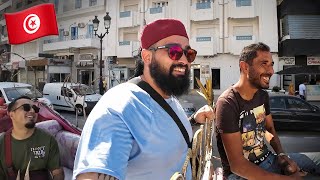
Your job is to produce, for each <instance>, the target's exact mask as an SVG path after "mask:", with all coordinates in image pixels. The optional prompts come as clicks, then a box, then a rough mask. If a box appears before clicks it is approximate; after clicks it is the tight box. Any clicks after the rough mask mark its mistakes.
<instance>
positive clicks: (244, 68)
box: [239, 61, 249, 73]
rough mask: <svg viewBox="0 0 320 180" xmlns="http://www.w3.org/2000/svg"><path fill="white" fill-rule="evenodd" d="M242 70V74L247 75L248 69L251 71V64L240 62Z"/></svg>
mask: <svg viewBox="0 0 320 180" xmlns="http://www.w3.org/2000/svg"><path fill="white" fill-rule="evenodd" d="M239 66H240V69H241V71H242V72H244V73H247V72H248V69H249V64H248V63H246V62H244V61H240V63H239Z"/></svg>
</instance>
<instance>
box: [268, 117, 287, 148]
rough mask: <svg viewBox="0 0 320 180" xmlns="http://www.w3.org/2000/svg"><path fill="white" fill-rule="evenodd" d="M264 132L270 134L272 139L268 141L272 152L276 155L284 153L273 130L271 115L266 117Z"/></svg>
mask: <svg viewBox="0 0 320 180" xmlns="http://www.w3.org/2000/svg"><path fill="white" fill-rule="evenodd" d="M266 130H267V131H268V132H269V133H271V134H272V138H271V140H270V145H271V146H272V148H273V150H274V151H275V152H276V153H277V154H280V153H284V151H283V149H282V146H281V143H280V139H279V137H278V134H277V132H276V129H275V128H274V124H273V120H272V116H271V114H269V115H267V116H266Z"/></svg>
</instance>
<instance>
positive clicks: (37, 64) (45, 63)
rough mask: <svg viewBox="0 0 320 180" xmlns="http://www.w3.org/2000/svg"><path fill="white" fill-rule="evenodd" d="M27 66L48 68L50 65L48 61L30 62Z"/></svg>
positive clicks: (36, 60) (37, 60) (35, 60)
mask: <svg viewBox="0 0 320 180" xmlns="http://www.w3.org/2000/svg"><path fill="white" fill-rule="evenodd" d="M26 65H27V66H46V65H48V59H34V60H28V61H27V63H26Z"/></svg>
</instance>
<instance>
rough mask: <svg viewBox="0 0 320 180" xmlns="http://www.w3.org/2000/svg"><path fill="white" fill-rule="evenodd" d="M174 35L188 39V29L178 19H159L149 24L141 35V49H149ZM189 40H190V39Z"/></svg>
mask: <svg viewBox="0 0 320 180" xmlns="http://www.w3.org/2000/svg"><path fill="white" fill-rule="evenodd" d="M172 35H179V36H184V37H186V38H188V35H187V32H186V28H185V27H184V25H183V24H182V22H181V21H179V20H176V19H159V20H156V21H153V22H151V23H149V24H147V25H146V26H145V27H144V29H143V30H142V33H141V47H142V48H143V49H148V48H149V47H150V46H151V45H153V44H155V43H156V42H158V41H160V40H161V39H164V38H166V37H169V36H172ZM188 39H189V38H188Z"/></svg>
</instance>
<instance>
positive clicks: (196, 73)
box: [193, 69, 200, 89]
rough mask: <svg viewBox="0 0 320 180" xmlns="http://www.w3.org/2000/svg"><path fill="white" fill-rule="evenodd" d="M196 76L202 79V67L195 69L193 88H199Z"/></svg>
mask: <svg viewBox="0 0 320 180" xmlns="http://www.w3.org/2000/svg"><path fill="white" fill-rule="evenodd" d="M196 78H198V79H200V69H193V89H199V87H198V84H197V80H196Z"/></svg>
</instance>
